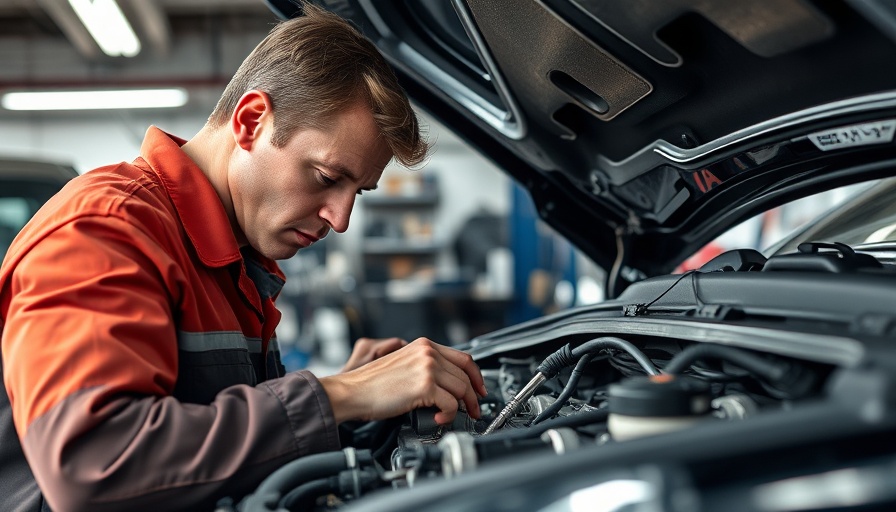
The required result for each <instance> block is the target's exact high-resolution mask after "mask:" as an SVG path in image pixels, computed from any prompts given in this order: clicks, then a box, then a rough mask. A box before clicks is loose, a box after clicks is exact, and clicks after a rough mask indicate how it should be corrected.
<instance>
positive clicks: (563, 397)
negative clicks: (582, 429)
mask: <svg viewBox="0 0 896 512" xmlns="http://www.w3.org/2000/svg"><path fill="white" fill-rule="evenodd" d="M594 355H595V354H593V353H591V354H585V355H583V356H582V357H581V358H580V359H579V362H578V363H576V367H575V368H573V370H572V373H571V374H570V375H569V381H568V382H567V383H566V386H565V387H564V388H563V391H562V392H561V393H560V395H559V396H558V397H557V400H556V401H555V402H554V403H552V404H551V405H550V406H549V407H548V408H547V409H545V410H543V411H541V413H540V414H539V415H538V416H536V417H535V419H534V420H532V424H533V425H538V424H539V423H541V422H542V421H544V420H546V419H548V418H550V417H552V416H553V415H555V414H557V411H559V410H560V409H561V408H563V405H564V404H566V401H567V400H569V397H571V396H572V394H573V392H574V391H575V390H576V387H577V386H578V385H579V379H581V378H582V371H583V370H584V369H585V365H587V364H588V363H590V362H591V359H592V358H594Z"/></svg>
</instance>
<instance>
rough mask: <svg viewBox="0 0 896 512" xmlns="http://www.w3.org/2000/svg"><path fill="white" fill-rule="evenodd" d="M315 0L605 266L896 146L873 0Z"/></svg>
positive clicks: (868, 170)
mask: <svg viewBox="0 0 896 512" xmlns="http://www.w3.org/2000/svg"><path fill="white" fill-rule="evenodd" d="M268 3H269V4H270V5H271V7H272V9H274V10H275V11H277V12H279V13H280V14H281V16H282V17H284V18H287V17H291V16H294V15H297V14H298V10H297V9H296V7H295V6H294V5H293V3H292V2H289V1H288V0H282V1H275V0H269V2H268ZM318 3H320V4H321V5H322V6H323V7H325V8H327V9H329V10H332V11H334V12H336V13H338V14H340V15H342V16H343V17H345V18H347V19H349V20H351V21H352V22H354V23H355V24H356V25H357V26H358V27H359V28H360V29H361V30H362V31H363V32H364V34H365V35H367V36H368V37H369V38H370V39H371V40H372V41H374V43H376V44H377V46H378V47H379V48H380V50H381V51H382V52H383V54H384V55H385V56H386V57H387V58H388V59H389V61H390V62H391V63H392V64H393V66H394V67H395V69H396V71H397V73H398V75H399V78H400V79H401V80H402V84H403V86H404V87H405V89H406V90H407V92H408V94H409V96H411V98H412V100H413V101H414V102H415V103H416V104H417V105H418V106H419V107H421V108H422V109H424V110H425V111H426V112H427V113H428V114H430V115H431V116H432V117H434V118H435V119H436V120H438V121H439V122H441V123H443V124H445V125H446V126H448V127H449V128H450V129H452V130H453V131H455V132H456V133H457V134H458V135H459V136H460V137H462V138H464V139H465V140H466V141H468V142H469V143H470V144H471V145H472V146H473V147H475V148H476V149H477V150H479V151H481V152H482V153H483V154H484V155H486V156H487V157H489V158H491V159H492V160H493V161H494V162H495V163H496V164H498V165H499V166H500V167H502V168H503V169H505V170H506V171H507V172H508V173H509V174H510V175H511V176H512V177H513V178H515V179H516V180H517V181H518V182H519V183H520V184H522V185H523V186H524V187H525V188H526V189H527V190H528V191H529V193H530V194H531V196H532V198H533V200H534V202H535V205H536V208H537V210H538V211H539V214H540V215H541V217H542V218H543V219H544V220H545V221H546V222H547V223H548V224H550V225H551V226H552V227H553V228H555V229H556V230H557V231H558V232H559V233H560V234H562V235H564V236H565V237H567V238H568V239H569V240H570V241H571V242H573V243H574V244H575V245H576V246H577V247H578V248H579V249H581V250H582V251H583V252H585V253H586V254H588V255H589V256H590V257H591V258H592V259H594V261H595V262H596V263H597V264H599V265H601V266H602V267H604V268H610V267H611V266H614V265H615V266H616V268H617V269H618V268H625V269H627V270H628V272H627V273H626V272H623V273H622V275H625V274H629V275H633V274H643V275H647V276H652V275H657V274H662V273H667V272H669V271H671V270H672V269H673V268H674V266H675V265H676V264H677V263H679V262H680V261H682V260H683V259H684V258H686V257H687V256H689V255H690V254H692V253H693V252H694V251H696V250H697V249H698V248H700V247H701V246H702V245H704V244H705V243H707V242H708V241H710V240H712V239H713V238H714V237H716V236H718V235H719V234H721V233H722V232H724V231H725V230H726V229H727V228H730V227H732V226H733V225H735V224H737V223H738V222H741V221H743V220H746V219H747V218H749V217H751V216H752V215H755V214H758V213H760V212H762V211H764V210H766V209H768V208H771V207H773V206H777V205H780V204H783V203H785V202H787V201H790V200H793V199H796V198H799V197H803V196H806V195H809V194H812V193H816V192H820V191H822V190H825V189H829V188H833V187H836V186H841V185H845V184H848V183H852V182H857V181H862V180H866V179H872V178H877V177H883V176H887V175H890V174H892V169H893V164H894V162H896V151H894V145H893V132H894V128H896V66H894V65H893V55H896V4H893V3H890V2H887V1H886V0H879V1H875V0H866V1H860V0H848V1H838V2H833V1H824V2H810V1H808V0H743V1H740V2H725V1H713V0H632V1H627V2H618V1H613V0H526V1H522V2H520V1H518V0H466V1H464V0H396V1H390V2H374V1H371V0H339V1H336V0H325V1H320V2H318Z"/></svg>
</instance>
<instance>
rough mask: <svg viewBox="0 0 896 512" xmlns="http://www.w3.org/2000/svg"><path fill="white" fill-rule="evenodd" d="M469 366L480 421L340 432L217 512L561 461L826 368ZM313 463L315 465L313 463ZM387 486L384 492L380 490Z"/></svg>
mask: <svg viewBox="0 0 896 512" xmlns="http://www.w3.org/2000/svg"><path fill="white" fill-rule="evenodd" d="M562 341H563V342H566V343H564V344H562V345H558V344H557V343H546V344H542V345H539V348H538V349H537V350H533V347H529V348H528V349H520V350H518V351H504V352H501V353H500V354H495V355H492V356H490V357H486V358H483V359H481V360H479V361H477V362H478V363H479V364H480V366H481V369H482V375H483V377H484V379H485V383H486V387H487V389H488V394H487V395H486V396H485V397H483V398H482V399H481V400H480V409H481V413H482V414H481V417H480V418H479V419H475V420H474V419H473V418H472V417H470V416H469V415H468V414H467V412H466V411H465V410H463V408H461V410H460V411H459V412H458V414H457V416H456V417H455V419H454V421H453V422H452V423H451V424H450V425H439V424H437V423H436V422H435V421H434V419H433V416H434V414H435V410H428V409H418V410H416V411H413V412H411V413H410V414H408V415H405V416H402V417H400V418H394V419H392V420H389V421H378V422H371V423H365V424H358V425H348V426H344V427H345V428H344V432H343V436H344V437H343V445H345V446H351V448H347V449H346V450H343V452H335V453H328V454H319V455H315V456H311V457H306V458H303V459H300V460H297V461H295V462H293V463H292V464H290V465H287V466H285V467H284V468H282V469H281V470H278V471H277V472H276V473H274V474H273V475H271V477H269V478H268V479H267V480H266V481H265V482H264V483H263V484H262V486H260V487H259V488H258V490H257V491H256V492H255V493H253V494H252V495H250V496H248V497H247V498H246V499H244V500H243V501H242V502H240V503H238V504H232V503H222V507H221V510H228V507H230V508H229V510H245V511H251V510H332V509H338V508H340V507H342V506H343V505H345V504H346V503H350V502H351V501H353V500H356V499H358V498H360V497H362V496H366V495H367V494H370V493H381V492H403V491H402V490H403V489H408V488H413V487H415V486H417V485H420V484H421V483H423V482H432V481H438V480H445V479H453V478H456V477H459V476H462V475H464V474H467V473H472V472H476V471H478V470H480V469H482V468H486V467H488V466H489V465H491V464H494V463H497V462H501V461H506V460H509V459H511V458H516V460H526V459H525V457H526V456H532V455H538V454H539V453H541V454H555V455H556V456H563V455H564V454H568V453H574V452H577V451H580V450H581V449H583V448H585V447H594V446H595V445H597V446H604V447H607V446H611V445H615V444H621V443H629V442H631V441H632V440H635V439H639V438H645V437H650V436H658V435H661V434H665V433H669V432H675V431H680V430H686V429H689V428H691V427H693V426H696V425H700V424H705V423H707V422H738V421H741V420H745V419H748V418H750V417H751V416H753V415H756V414H759V413H760V412H761V411H764V410H780V409H786V408H787V407H789V406H790V404H792V403H794V402H796V401H799V400H804V399H808V398H810V397H812V396H813V395H816V394H818V393H819V392H820V389H821V386H822V383H823V381H824V379H825V377H826V376H827V375H828V373H829V371H830V369H829V368H826V367H825V366H824V365H818V364H813V363H810V362H807V361H797V360H794V359H790V358H785V357H780V356H772V355H769V354H763V353H759V352H755V351H750V350H744V349H740V348H734V347H729V346H723V345H719V344H697V343H692V344H686V343H682V342H681V341H678V340H675V341H670V340H664V339H661V338H656V339H652V340H651V339H646V338H640V339H637V340H634V341H635V343H633V342H632V341H629V340H627V339H623V338H621V337H614V336H601V337H596V338H591V339H588V338H585V337H581V336H579V337H567V338H566V339H564V340H562ZM315 465H316V466H315ZM386 489H390V490H391V491H385V490H386Z"/></svg>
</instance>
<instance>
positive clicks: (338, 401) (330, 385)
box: [318, 374, 364, 424]
mask: <svg viewBox="0 0 896 512" xmlns="http://www.w3.org/2000/svg"><path fill="white" fill-rule="evenodd" d="M318 380H319V381H320V384H321V386H322V387H323V388H324V392H326V393H327V398H329V400H330V408H331V409H332V410H333V417H334V418H335V420H336V424H340V423H342V422H344V421H349V420H362V419H364V413H363V408H362V407H361V404H360V403H358V402H359V401H358V399H357V398H358V397H357V396H356V395H357V394H356V393H355V392H354V391H353V389H354V387H353V386H351V385H350V384H349V383H347V382H346V379H345V378H344V375H343V374H339V375H331V376H328V377H321V378H319V379H318Z"/></svg>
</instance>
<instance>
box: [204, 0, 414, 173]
mask: <svg viewBox="0 0 896 512" xmlns="http://www.w3.org/2000/svg"><path fill="white" fill-rule="evenodd" d="M303 8H304V15H303V16H298V17H296V18H294V19H291V20H289V21H284V22H282V23H279V24H277V25H276V26H275V27H274V28H273V29H272V30H271V32H270V33H269V34H268V36H267V37H266V38H265V39H264V40H263V41H262V42H261V43H259V44H258V46H256V47H255V49H254V50H253V51H252V53H251V54H249V56H248V57H246V60H244V61H243V63H242V65H240V67H239V69H238V70H237V72H236V74H234V76H233V78H232V79H231V80H230V83H229V84H227V88H226V89H225V90H224V93H223V94H222V95H221V99H220V100H218V104H217V105H216V106H215V110H214V111H213V112H212V115H211V116H210V117H209V123H210V124H212V125H213V126H222V125H224V124H225V123H227V121H228V120H229V119H230V116H231V115H232V114H233V111H234V110H235V109H236V105H237V102H238V101H239V99H240V97H241V96H242V95H243V94H245V93H246V92H247V91H250V90H253V89H255V90H259V91H262V92H265V93H267V94H268V96H270V98H271V102H272V103H273V109H274V112H275V115H274V133H273V139H272V143H273V144H274V145H275V146H278V147H282V146H284V145H285V144H286V143H287V142H288V141H289V139H290V138H291V137H292V136H293V135H294V134H295V132H296V130H298V129H301V128H322V127H324V126H325V125H326V123H327V122H328V121H329V120H330V119H331V118H332V117H333V116H334V115H336V114H338V113H340V112H343V111H344V110H346V109H347V108H349V107H351V106H352V105H354V104H355V102H357V101H358V100H364V101H366V102H367V104H368V105H369V106H370V108H371V111H372V112H373V117H374V120H375V121H376V124H377V126H378V127H379V129H380V135H381V136H382V137H383V138H384V140H385V141H386V143H387V144H388V146H389V148H390V150H391V152H392V154H393V155H394V157H395V159H396V160H397V161H398V162H399V163H401V164H402V165H405V166H407V167H412V166H415V165H418V164H420V163H421V162H423V161H424V160H425V159H426V156H427V153H428V152H429V145H428V144H427V142H426V140H425V139H424V137H423V136H422V134H421V131H420V124H419V121H418V120H417V116H416V114H415V113H414V110H413V109H412V108H411V105H410V103H409V102H408V99H407V96H406V95H405V93H404V90H403V89H402V88H401V86H400V85H399V84H398V79H397V78H396V77H395V73H394V72H393V71H392V68H391V67H390V66H389V64H388V63H387V62H386V60H385V59H384V58H383V56H382V55H381V54H380V52H379V50H377V48H376V46H374V45H373V43H371V42H370V41H369V40H368V39H366V38H365V37H364V36H363V35H361V34H360V33H359V32H358V31H357V30H355V28H354V27H352V26H351V25H349V23H348V22H346V21H345V20H343V19H342V18H340V17H339V16H337V15H335V14H332V13H330V12H327V11H325V10H323V9H320V8H318V7H315V6H313V5H310V4H304V6H303Z"/></svg>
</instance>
